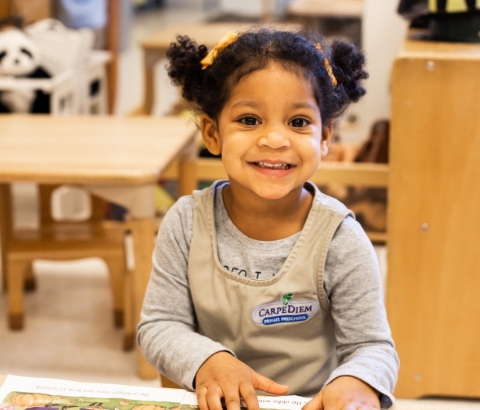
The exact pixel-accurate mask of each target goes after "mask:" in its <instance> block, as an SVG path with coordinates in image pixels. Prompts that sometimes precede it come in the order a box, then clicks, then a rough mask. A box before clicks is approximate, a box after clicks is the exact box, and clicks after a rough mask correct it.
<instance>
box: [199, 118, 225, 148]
mask: <svg viewBox="0 0 480 410" xmlns="http://www.w3.org/2000/svg"><path fill="white" fill-rule="evenodd" d="M200 131H201V132H202V138H203V142H204V143H205V146H206V147H207V149H208V150H209V151H210V153H211V154H213V155H220V154H221V152H222V146H221V144H220V135H219V134H218V128H217V124H216V123H215V121H214V120H212V119H211V118H210V117H209V116H208V115H207V114H202V115H201V116H200Z"/></svg>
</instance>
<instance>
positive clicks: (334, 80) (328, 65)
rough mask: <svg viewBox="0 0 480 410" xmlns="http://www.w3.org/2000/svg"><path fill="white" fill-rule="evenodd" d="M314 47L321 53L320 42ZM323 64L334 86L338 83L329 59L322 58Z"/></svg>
mask: <svg viewBox="0 0 480 410" xmlns="http://www.w3.org/2000/svg"><path fill="white" fill-rule="evenodd" d="M315 48H316V49H317V50H318V51H319V52H320V53H322V54H323V49H322V45H321V44H320V43H317V44H315ZM323 64H325V68H326V69H327V74H328V75H329V77H330V79H331V80H332V84H333V85H334V86H336V85H337V84H338V82H337V78H336V77H335V75H334V74H333V70H332V66H331V65H330V61H328V58H327V57H325V58H324V59H323Z"/></svg>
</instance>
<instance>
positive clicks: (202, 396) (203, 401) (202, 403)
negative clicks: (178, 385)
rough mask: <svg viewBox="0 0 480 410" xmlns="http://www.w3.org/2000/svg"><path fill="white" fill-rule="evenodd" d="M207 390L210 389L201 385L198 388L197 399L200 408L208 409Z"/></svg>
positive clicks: (201, 409)
mask: <svg viewBox="0 0 480 410" xmlns="http://www.w3.org/2000/svg"><path fill="white" fill-rule="evenodd" d="M207 390H208V389H207V388H206V387H205V386H202V387H199V388H198V389H197V401H198V407H200V410H208V404H207Z"/></svg>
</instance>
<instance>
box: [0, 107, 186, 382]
mask: <svg viewBox="0 0 480 410" xmlns="http://www.w3.org/2000/svg"><path fill="white" fill-rule="evenodd" d="M195 132H196V127H195V125H194V124H193V123H191V122H187V121H186V120H184V119H181V118H151V117H128V118H119V117H100V116H98V117H54V116H20V115H18V116H17V115H3V116H0V226H1V225H3V226H6V224H7V223H9V222H10V221H8V220H7V219H8V216H7V215H8V208H9V206H10V204H9V203H8V201H7V200H6V198H7V197H8V195H6V192H7V190H8V184H10V183H12V182H19V181H30V182H36V183H40V184H80V185H82V186H84V187H85V188H86V189H88V190H89V191H90V192H91V193H93V194H95V195H97V196H100V197H102V198H104V199H106V200H108V201H110V202H114V203H117V204H119V205H122V206H124V207H126V208H127V209H128V210H129V212H130V215H131V217H132V219H131V221H129V222H128V229H129V230H130V231H131V233H132V235H133V242H134V257H135V268H134V271H133V272H132V289H131V295H132V304H133V309H132V310H133V318H134V320H135V323H138V319H139V317H140V311H141V306H142V303H143V295H144V292H145V289H146V285H147V282H148V278H149V276H150V271H151V258H152V252H153V247H154V241H153V233H154V230H155V219H154V201H153V192H154V185H155V183H156V181H157V180H158V179H159V177H160V176H161V175H162V173H163V172H164V171H165V170H166V169H167V168H168V166H169V165H170V164H171V163H172V162H173V161H174V160H177V159H179V160H180V175H179V191H180V195H185V194H190V193H191V192H192V190H193V189H195V188H196V176H195V168H194V167H195V151H192V148H191V147H194V146H195V144H194V136H195ZM4 232H5V229H2V230H1V231H0V233H1V234H2V235H4ZM5 239H6V238H4V237H3V236H2V241H1V242H2V243H5ZM3 252H4V250H2V253H3ZM2 259H3V260H5V258H2ZM126 337H133V335H126ZM138 359H139V361H138V371H139V374H140V376H141V377H143V378H155V377H158V373H157V372H156V371H154V370H153V368H151V367H150V366H149V365H148V364H147V363H146V361H144V359H143V356H142V355H141V353H140V352H138Z"/></svg>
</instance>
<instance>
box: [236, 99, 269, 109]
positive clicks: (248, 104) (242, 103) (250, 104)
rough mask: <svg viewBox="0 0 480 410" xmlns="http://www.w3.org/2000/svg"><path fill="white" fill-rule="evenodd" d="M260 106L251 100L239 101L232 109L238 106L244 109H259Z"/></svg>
mask: <svg viewBox="0 0 480 410" xmlns="http://www.w3.org/2000/svg"><path fill="white" fill-rule="evenodd" d="M261 105H263V104H259V103H257V102H255V101H251V100H241V101H239V102H237V103H235V104H233V105H232V107H231V108H232V109H233V108H235V107H238V106H246V107H260V106H261Z"/></svg>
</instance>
